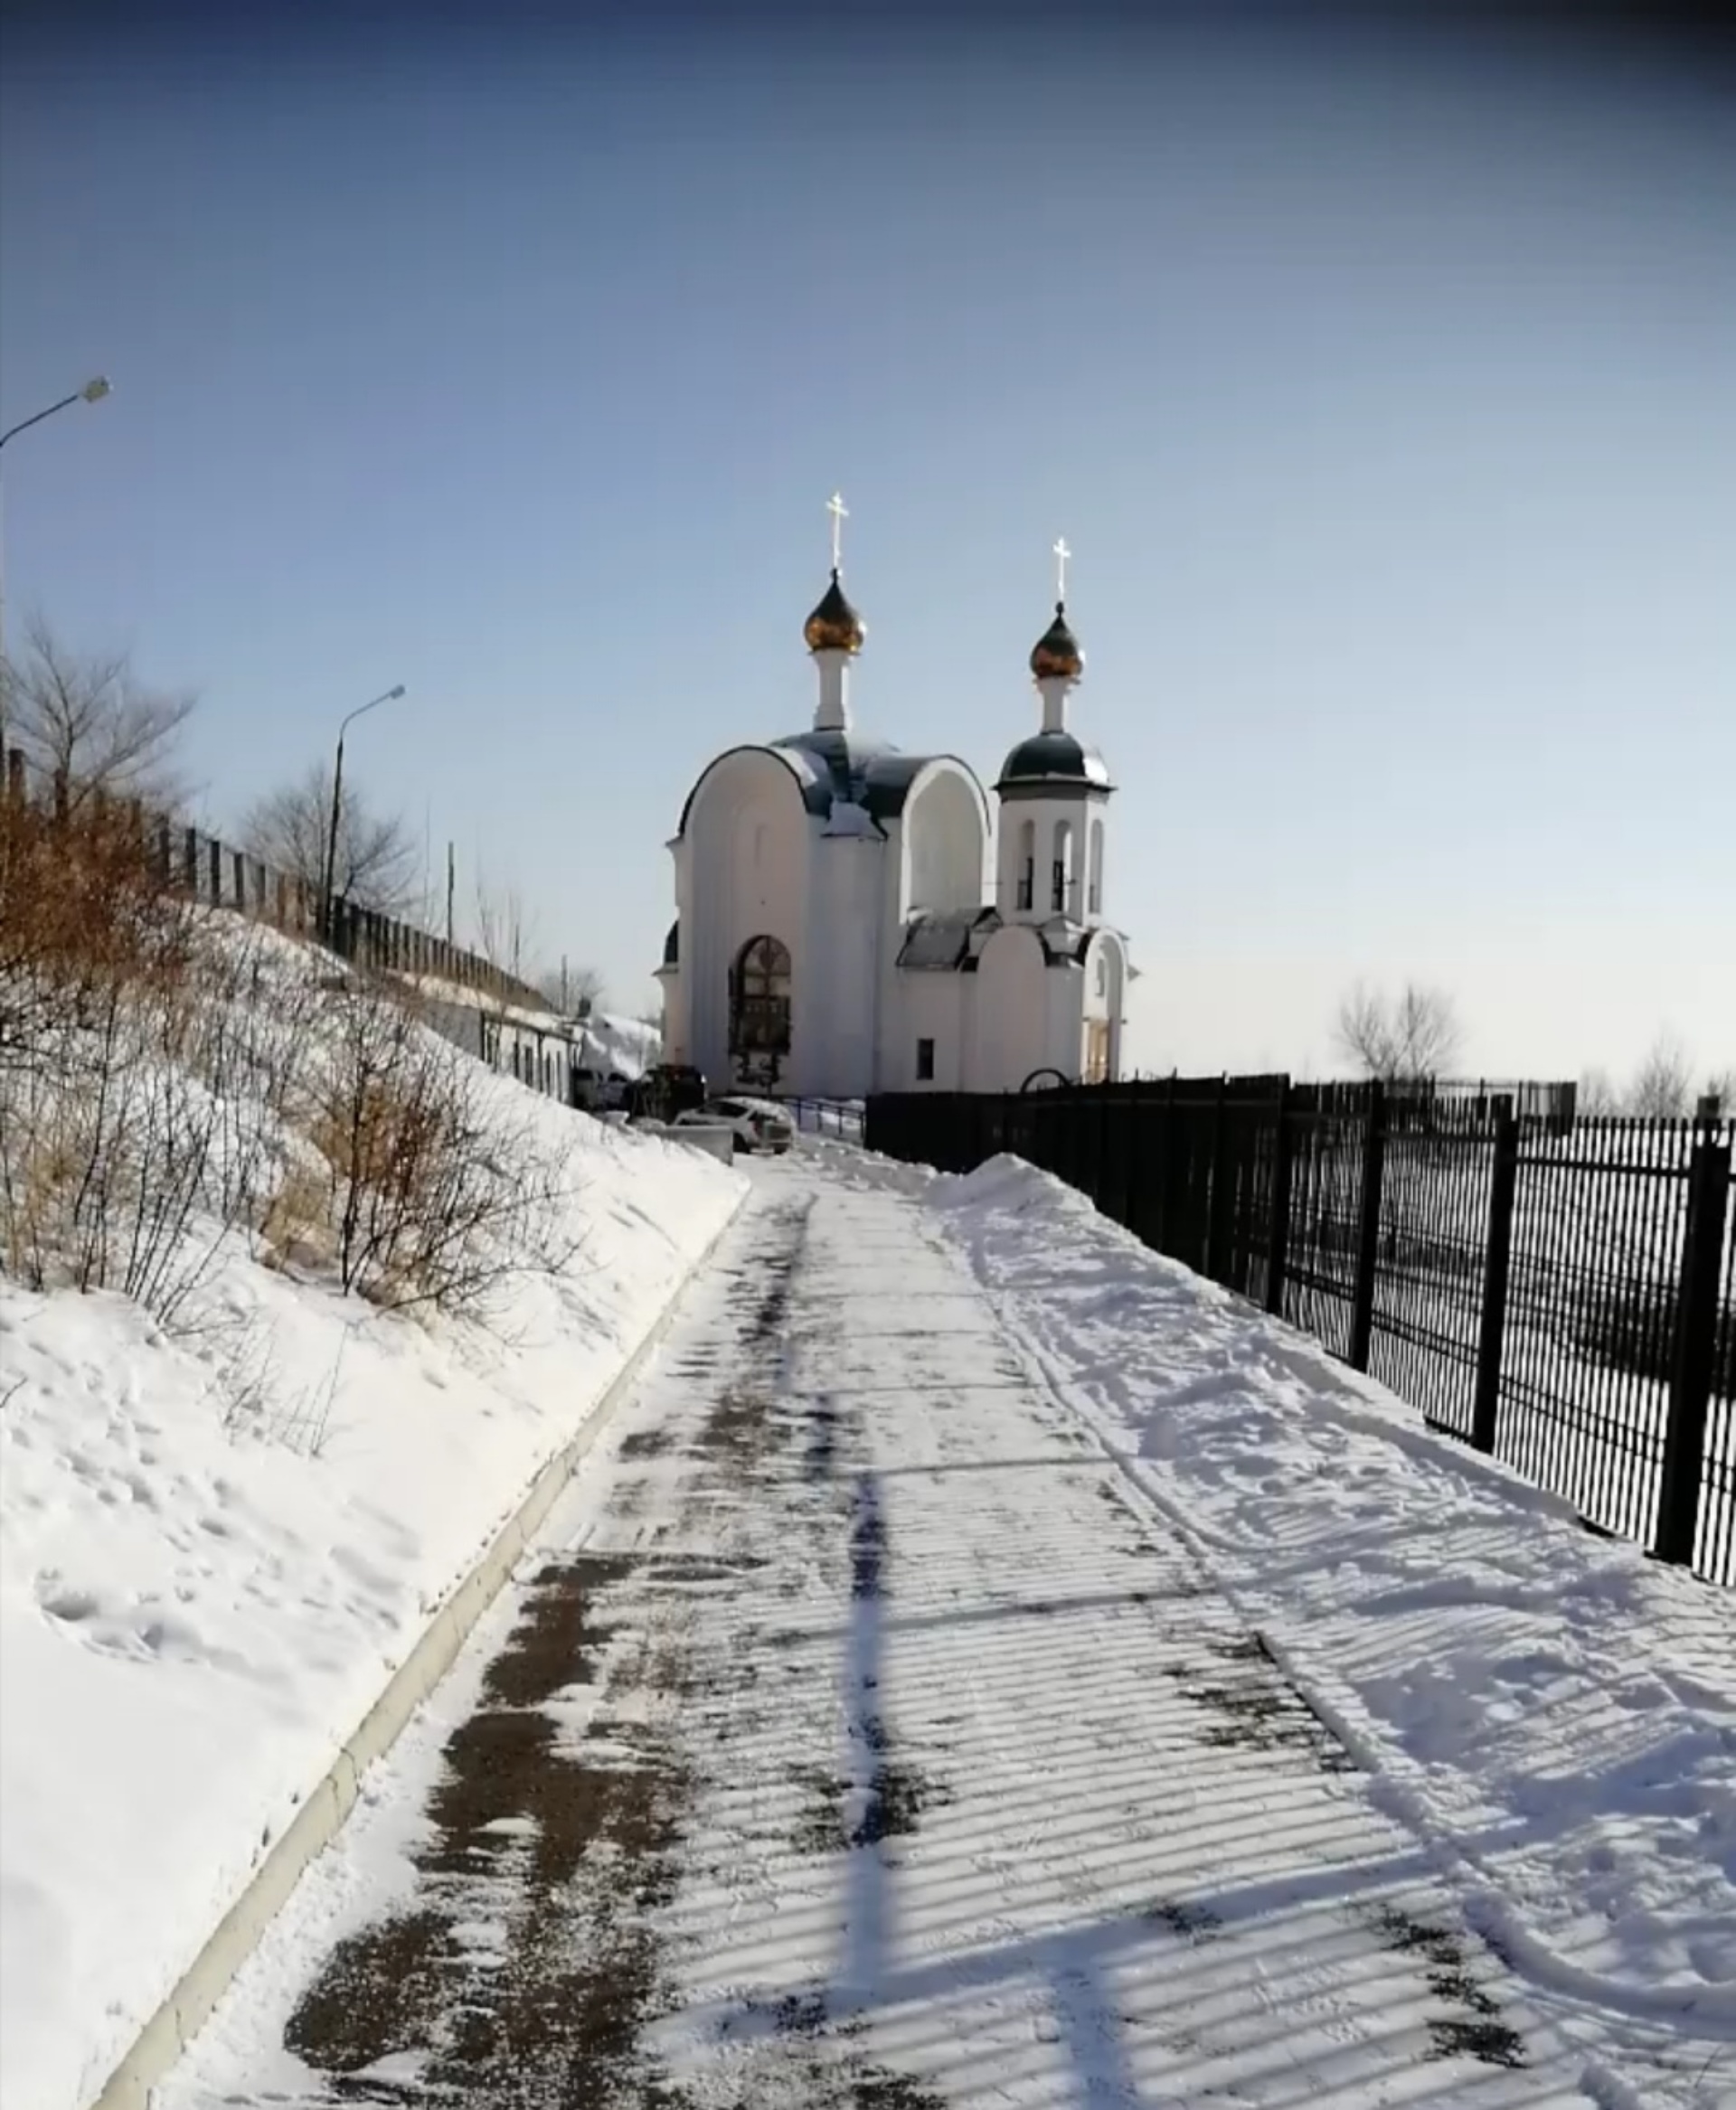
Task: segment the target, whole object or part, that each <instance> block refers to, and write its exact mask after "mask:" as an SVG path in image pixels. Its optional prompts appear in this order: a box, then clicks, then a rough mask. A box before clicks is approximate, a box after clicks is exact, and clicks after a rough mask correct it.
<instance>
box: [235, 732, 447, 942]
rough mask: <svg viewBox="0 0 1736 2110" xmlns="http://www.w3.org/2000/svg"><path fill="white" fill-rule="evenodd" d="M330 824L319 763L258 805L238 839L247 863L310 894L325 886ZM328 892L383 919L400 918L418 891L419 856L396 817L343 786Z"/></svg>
mask: <svg viewBox="0 0 1736 2110" xmlns="http://www.w3.org/2000/svg"><path fill="white" fill-rule="evenodd" d="M331 824H332V772H331V768H330V766H329V765H328V764H326V763H324V762H319V763H316V764H315V766H314V767H313V768H310V769H309V770H308V771H307V774H306V776H304V777H300V778H298V779H297V781H296V782H295V783H294V784H286V785H285V786H284V787H282V788H281V789H280V790H278V791H274V792H271V793H270V794H269V796H266V797H264V798H262V799H260V800H259V803H258V805H255V806H254V807H253V808H252V810H251V811H250V813H249V814H248V815H247V818H246V819H245V821H243V823H242V824H241V835H242V840H243V841H244V842H245V843H246V845H247V847H248V849H250V851H251V852H253V854H254V856H256V857H261V858H263V859H264V860H265V862H267V863H268V864H273V865H276V866H277V868H278V871H283V872H287V873H288V875H289V877H290V878H291V879H297V880H299V881H301V882H302V884H303V885H304V886H305V887H307V889H308V890H310V892H312V893H313V894H315V895H317V894H318V892H319V890H320V889H321V887H322V886H323V885H324V883H325V845H326V840H327V836H328V834H329V833H330V829H331ZM332 890H333V891H334V893H335V894H338V895H340V896H342V897H343V898H344V900H350V901H354V902H355V903H356V904H357V905H358V906H359V907H361V908H363V909H382V910H384V911H385V912H386V913H387V914H389V915H401V914H403V912H404V911H405V910H406V909H409V908H410V906H411V904H412V903H413V902H415V901H416V900H418V899H419V898H420V891H421V851H420V847H419V846H418V844H417V843H416V842H415V841H414V840H413V838H412V837H411V835H410V830H409V828H408V827H407V826H406V825H405V824H404V822H403V821H402V820H401V818H400V817H399V816H398V815H395V814H382V813H378V812H376V811H375V810H374V809H373V807H372V806H371V805H369V803H368V801H367V798H366V796H365V795H364V794H363V792H362V791H361V790H360V789H359V787H354V786H353V785H351V784H349V783H347V782H346V783H345V785H344V804H343V807H342V809H341V810H340V812H339V814H338V821H337V857H336V861H335V870H334V871H333V874H332Z"/></svg>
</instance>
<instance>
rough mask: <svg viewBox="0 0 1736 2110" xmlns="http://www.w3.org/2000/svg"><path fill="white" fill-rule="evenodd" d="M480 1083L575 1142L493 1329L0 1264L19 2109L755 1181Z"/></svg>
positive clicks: (491, 1102) (11, 2024) (562, 1140)
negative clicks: (551, 1267)
mask: <svg viewBox="0 0 1736 2110" xmlns="http://www.w3.org/2000/svg"><path fill="white" fill-rule="evenodd" d="M478 1075H479V1078H480V1088H481V1089H482V1091H483V1092H484V1094H485V1095H486V1097H485V1101H484V1103H485V1105H486V1106H487V1107H490V1108H492V1109H494V1111H495V1113H496V1114H497V1115H498V1118H499V1121H500V1123H501V1125H502V1129H503V1133H505V1131H507V1130H510V1131H511V1132H512V1133H513V1135H514V1138H515V1142H514V1147H515V1148H520V1147H524V1146H526V1145H530V1146H532V1147H536V1146H538V1145H540V1146H542V1149H543V1150H544V1151H545V1152H546V1157H547V1162H550V1163H553V1162H555V1161H557V1160H558V1159H559V1158H561V1156H562V1155H563V1154H564V1155H565V1157H566V1162H567V1166H568V1172H569V1175H570V1176H569V1179H568V1183H567V1186H566V1189H565V1192H564V1199H563V1201H562V1202H561V1210H562V1219H561V1221H560V1222H559V1223H557V1224H555V1225H553V1226H552V1227H551V1228H552V1229H553V1230H554V1231H555V1232H556V1233H557V1234H558V1235H560V1236H561V1237H563V1238H565V1239H572V1240H575V1241H577V1245H578V1251H577V1257H576V1258H575V1259H574V1260H573V1261H572V1262H571V1265H570V1266H568V1267H564V1268H563V1269H562V1270H561V1272H560V1273H559V1274H558V1275H555V1276H546V1275H526V1276H523V1277H521V1278H518V1279H516V1280H515V1281H514V1283H513V1284H512V1286H511V1287H510V1289H509V1290H508V1291H507V1292H506V1293H505V1295H504V1296H503V1297H502V1298H501V1299H500V1300H499V1301H498V1305H497V1308H496V1311H495V1322H494V1325H493V1328H492V1330H490V1331H488V1332H483V1331H481V1330H480V1329H477V1328H474V1327H469V1326H462V1325H458V1324H455V1323H446V1322H441V1321H435V1322H433V1323H428V1324H422V1323H418V1322H416V1321H414V1320H411V1319H410V1318H406V1317H393V1316H391V1315H389V1314H385V1313H382V1312H381V1311H378V1310H376V1309H374V1308H373V1307H372V1306H371V1305H367V1304H364V1303H363V1302H361V1301H360V1300H358V1299H354V1298H349V1299H346V1298H344V1297H342V1296H340V1295H337V1294H335V1291H334V1289H333V1288H332V1287H331V1286H329V1285H328V1284H325V1283H323V1282H320V1281H309V1280H297V1279H295V1278H294V1277H293V1276H292V1275H291V1274H290V1273H288V1272H284V1271H282V1270H273V1269H268V1268H267V1267H264V1266H262V1265H260V1264H259V1261H258V1260H256V1259H255V1258H252V1257H251V1248H250V1244H249V1242H248V1241H247V1240H245V1239H231V1240H229V1241H227V1242H220V1249H219V1254H218V1258H217V1260H216V1262H215V1264H214V1266H213V1267H212V1268H211V1270H210V1272H209V1274H208V1275H207V1276H206V1278H205V1280H204V1281H203V1285H202V1287H201V1290H200V1294H199V1296H198V1299H197V1305H196V1323H194V1319H195V1314H194V1310H193V1307H192V1306H190V1307H189V1309H188V1311H187V1312H186V1313H185V1314H183V1318H184V1324H183V1325H181V1326H180V1327H179V1328H178V1329H177V1331H176V1333H175V1335H173V1336H171V1335H170V1334H168V1333H165V1332H164V1331H163V1330H162V1329H160V1328H159V1327H158V1326H156V1324H155V1323H153V1322H152V1321H151V1320H150V1319H149V1318H148V1317H147V1316H146V1314H145V1313H144V1312H143V1311H142V1310H140V1309H139V1308H138V1307H137V1306H136V1305H131V1304H128V1303H127V1302H126V1301H124V1300H123V1299H121V1298H120V1297H118V1296H115V1295H95V1296H80V1295H76V1294H74V1293H72V1292H71V1291H58V1292H54V1293H52V1294H45V1295H37V1294H30V1293H27V1292H25V1291H24V1290H23V1289H21V1288H19V1287H18V1286H16V1285H12V1284H7V1283H5V1282H4V1281H0V1467H3V1470H0V1665H3V1671H0V1679H3V1688H0V1698H3V1700H4V1705H0V1955H4V1959H5V1972H4V1985H3V1992H0V2101H4V2102H5V2105H7V2110H78V2106H79V2105H82V2104H85V2103H88V2102H89V2100H90V2097H91V2096H93V2095H94V2093H95V2092H96V2090H97V2088H98V2087H99V2085H100V2084H101V2083H102V2082H103V2080H104V2079H106V2077H107V2076H108V2074H109V2071H110V2070H111V2069H112V2068H113V2066H114V2065H115V2063H116V2061H117V2060H118V2058H119V2056H120V2055H121V2054H122V2053H123V2052H124V2050H125V2049H127V2046H128V2044H129V2043H130V2041H131V2040H132V2039H133V2037H134V2036H135V2035H136V2033H137V2030H138V2029H139V2028H140V2026H141V2025H142V2024H143V2023H144V2022H145V2021H146V2019H147V2018H148V2017H149V2015H150V2014H151V2013H152V2011H154V2010H155V2008H156V2006H157V2004H158V2003H159V2002H160V2001H161V2000H162V1998H163V1997H164V1995H165V1993H166V1992H167V1991H168V1990H169V1988H170V1987H171V1985H172V1984H173V1983H175V1980H176V1978H177V1977H178V1976H179V1974H180V1973H182V1972H183V1971H184V1969H185V1967H186V1966H187V1964H189V1963H190V1962H191V1961H192V1959H193V1956H194V1955H195V1954H196V1953H197V1951H198V1949H199V1948H200V1946H201V1945H202V1944H203V1942H204V1941H205V1939H206V1938H207V1937H208V1936H210V1935H211V1933H212V1930H213V1928H214V1927H215V1926H216V1924H217V1921H218V1919H219V1918H220V1917H221V1916H222V1913H223V1912H224V1911H225V1910H226V1909H227V1907H229V1905H230V1904H231V1902H232V1900H233V1899H234V1898H235V1897H236V1895H237V1894H238V1892H239V1891H240V1889H241V1888H242V1886H243V1885H244V1884H245V1882H246V1880H247V1878H248V1876H249V1873H250V1870H251V1868H252V1867H253V1866H254V1865H255V1864H256V1863H257V1862H258V1860H259V1859H260V1858H261V1857H262V1855H263V1854H264V1852H265V1851H266V1850H267V1849H268V1848H269V1846H270V1845H271V1844H272V1843H273V1842H274V1841H275V1840H276V1839H277V1837H278V1835H279V1834H280V1833H281V1832H282V1831H283V1830H284V1828H285V1826H286V1825H287V1824H288V1822H289V1821H290V1819H291V1818H292V1817H293V1815H294V1814H295V1812H296V1808H297V1800H298V1798H299V1797H301V1796H303V1795H304V1794H307V1791H308V1790H309V1789H310V1788H311V1787H312V1786H313V1785H315V1784H316V1782H317V1780H318V1779H319V1778H320V1776H322V1774H323V1773H324V1772H325V1769H326V1767H327V1766H329V1765H330V1764H331V1762H332V1760H333V1758H334V1757H335V1755H336V1752H337V1749H338V1747H339V1746H340V1745H341V1743H342V1742H343V1740H344V1738H346V1737H347V1736H348V1735H349V1734H350V1733H351V1731H352V1730H353V1729H354V1727H355V1725H356V1723H357V1722H358V1720H359V1719H360V1718H361V1717H362V1715H363V1713H364V1712H365V1711H366V1710H367V1709H368V1708H369V1707H370V1706H371V1705H372V1703H373V1701H374V1700H376V1699H377V1697H378V1696H379V1693H380V1691H381V1689H382V1686H383V1684H384V1682H385V1681H386V1679H387V1677H388V1676H389V1674H390V1673H391V1672H392V1669H393V1668H394V1667H395V1665H396V1664H397V1663H399V1662H400V1661H401V1659H402V1657H403V1655H404V1654H405V1653H407V1651H408V1650H409V1648H410V1645H411V1644H413V1642H414V1641H415V1640H416V1639H417V1638H418V1637H419V1636H420V1634H421V1632H422V1631H423V1629H424V1628H425V1627H426V1625H428V1623H429V1617H430V1615H431V1613H432V1610H433V1608H434V1607H435V1606H437V1605H438V1604H439V1601H440V1600H441V1598H442V1597H443V1596H444V1595H445V1594H446V1593H447V1592H448V1590H449V1589H450V1588H451V1587H452V1586H453V1584H454V1583H455V1582H456V1581H457V1580H458V1578H460V1577H461V1576H462V1575H463V1574H464V1573H465V1572H466V1571H467V1569H468V1568H469V1567H470V1566H471V1564H472V1563H473V1562H474V1560H475V1559H476V1557H477V1556H478V1555H479V1553H480V1552H481V1551H482V1550H483V1548H484V1547H485V1545H486V1542H487V1541H488V1540H489V1538H490V1536H491V1535H492V1533H493V1532H494V1531H495V1529H496V1528H497V1527H498V1525H499V1524H500V1523H501V1522H502V1521H503V1520H504V1519H505V1517H506V1516H507V1515H508V1514H509V1513H510V1512H512V1510H513V1509H514V1507H515V1506H516V1503H517V1502H518V1500H519V1498H520V1497H521V1496H522V1495H523V1493H524V1492H525V1490H526V1488H527V1486H528V1484H529V1483H530V1481H531V1480H532V1478H533V1475H534V1474H535V1473H536V1471H537V1469H538V1468H539V1467H540V1466H541V1465H542V1463H543V1462H544V1461H545V1460H546V1459H547V1458H549V1457H550V1456H551V1455H553V1453H554V1452H555V1451H557V1450H558V1449H559V1448H560V1447H561V1445H562V1444H563V1443H564V1442H565V1441H566V1440H567V1439H568V1438H569V1437H571V1435H572V1434H573V1433H574V1431H575V1430H576V1429H577V1428H578V1427H579V1426H580V1424H581V1423H582V1422H583V1420H584V1418H585V1417H586V1415H587V1414H588V1412H589V1411H590V1408H591V1406H592V1404H593V1403H594V1402H595V1401H596V1400H597V1399H599V1396H600V1395H601V1394H602V1392H603V1391H604V1390H605V1389H607V1387H608V1385H609V1381H610V1380H612V1379H613V1377H614V1376H615V1375H616V1373H617V1372H618V1370H619V1369H620V1367H621V1366H622V1364H623V1363H624V1362H625V1361H626V1360H627V1357H628V1355H629V1354H630V1353H631V1352H632V1351H633V1349H634V1348H635V1347H636V1346H637V1344H638V1343H639V1342H640V1341H641V1340H642V1339H643V1338H644V1336H645V1334H646V1332H647V1330H648V1329H649V1327H650V1326H651V1324H652V1323H653V1322H654V1321H655V1320H656V1317H657V1315H658V1314H659V1313H660V1311H661V1310H662V1308H663V1307H664V1305H665V1304H666V1302H667V1300H668V1298H669V1296H670V1295H671V1294H672V1292H673V1291H674V1289H675V1287H676V1286H677V1285H678V1284H679V1282H680V1281H681V1279H682V1278H683V1276H684V1274H685V1272H686V1271H687V1269H688V1267H689V1266H690V1264H691V1262H692V1261H693V1258H694V1257H695V1256H696V1255H697V1254H699V1253H700V1252H701V1251H702V1250H703V1248H705V1247H706V1245H707V1244H708V1243H709V1242H710V1241H711V1239H712V1238H713V1237H714V1236H715V1235H716V1233H717V1232H718V1230H719V1229H721V1228H722V1225H723V1224H724V1223H725V1222H726V1221H727V1220H728V1218H729V1215H730V1213H731V1210H733V1208H734V1207H735V1206H736V1205H737V1202H738V1201H739V1198H740V1195H741V1192H742V1187H743V1183H742V1181H741V1175H739V1174H737V1173H731V1172H729V1171H727V1170H726V1169H724V1168H723V1167H721V1166H719V1165H718V1164H716V1163H713V1162H712V1161H710V1160H708V1159H706V1158H704V1157H703V1156H702V1155H701V1154H698V1153H696V1152H693V1151H691V1150H688V1149H686V1148H684V1147H683V1146H682V1145H680V1144H665V1143H662V1142H658V1141H656V1140H652V1139H646V1138H640V1137H637V1136H634V1135H628V1134H622V1133H619V1132H618V1131H615V1130H612V1129H609V1128H607V1127H605V1126H601V1125H599V1124H598V1123H595V1122H591V1121H589V1120H584V1119H581V1118H580V1117H578V1116H574V1115H572V1114H571V1113H569V1112H567V1111H566V1110H565V1109H563V1108H562V1107H559V1106H557V1105H553V1104H551V1103H550V1102H548V1101H546V1100H540V1099H538V1098H537V1097H535V1096H534V1095H533V1094H532V1093H529V1092H527V1091H525V1090H524V1089H523V1088H521V1087H519V1086H518V1085H516V1084H514V1082H513V1081H512V1080H511V1079H508V1078H505V1077H486V1075H483V1074H482V1073H481V1072H480V1071H479V1072H478ZM189 1235H190V1237H193V1238H195V1239H212V1238H214V1237H215V1236H216V1234H215V1233H214V1232H213V1230H212V1227H211V1226H209V1225H205V1224H201V1223H195V1224H193V1226H192V1227H191V1229H190V1233H189Z"/></svg>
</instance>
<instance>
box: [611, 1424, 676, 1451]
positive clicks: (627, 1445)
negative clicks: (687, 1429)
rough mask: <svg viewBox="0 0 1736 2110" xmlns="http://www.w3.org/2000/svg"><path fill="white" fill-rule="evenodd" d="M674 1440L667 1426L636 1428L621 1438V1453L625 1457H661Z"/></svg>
mask: <svg viewBox="0 0 1736 2110" xmlns="http://www.w3.org/2000/svg"><path fill="white" fill-rule="evenodd" d="M674 1440H675V1438H674V1436H672V1435H671V1433H670V1431H669V1430H668V1429H666V1428H636V1429H635V1430H634V1431H633V1432H632V1434H631V1435H630V1436H623V1437H622V1438H621V1448H620V1454H619V1455H621V1457H623V1458H660V1457H662V1456H664V1455H665V1453H666V1452H667V1451H668V1449H669V1447H670V1445H671V1444H672V1443H673V1442H674Z"/></svg>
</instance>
